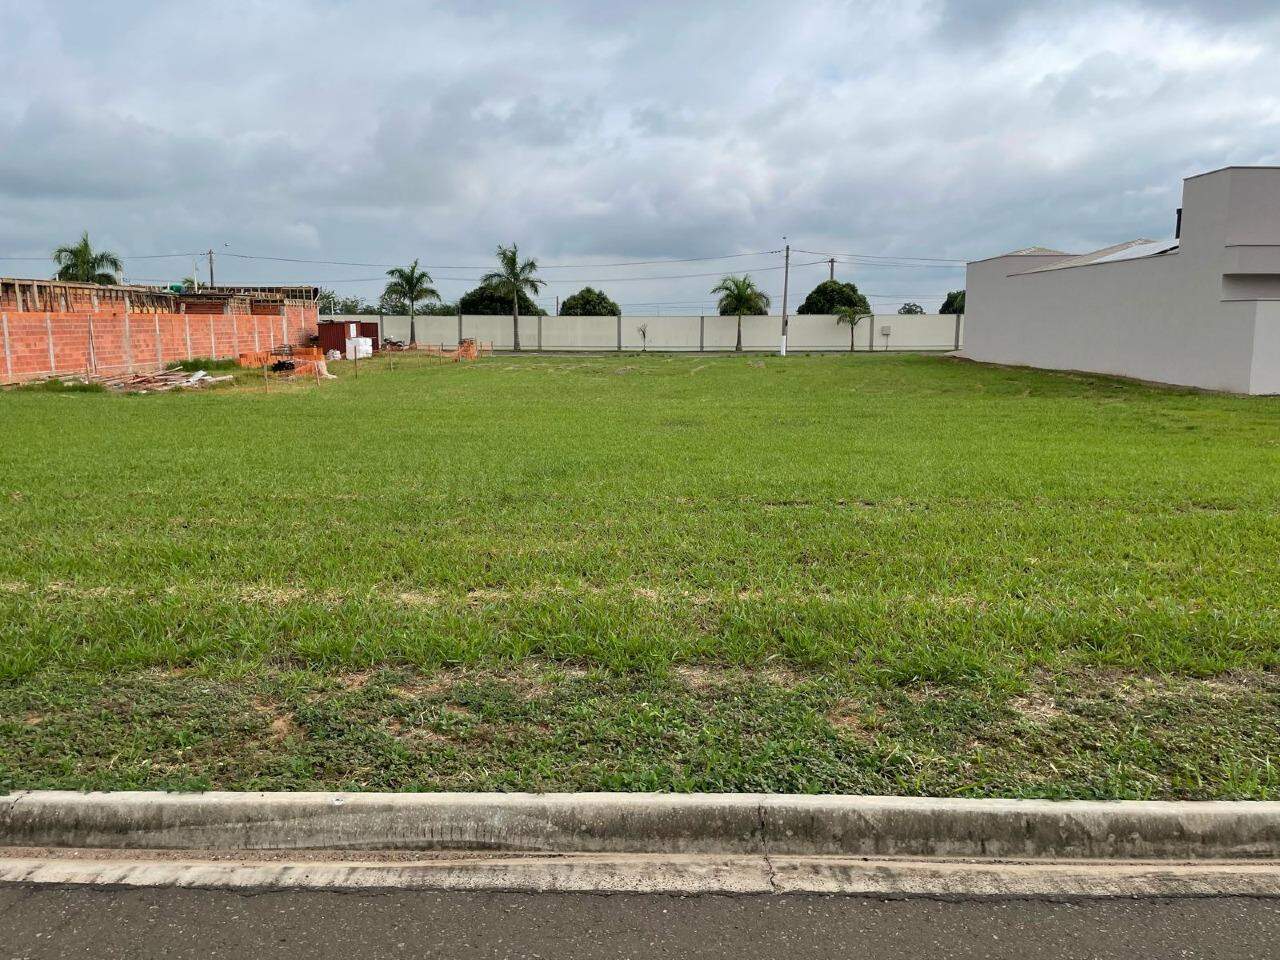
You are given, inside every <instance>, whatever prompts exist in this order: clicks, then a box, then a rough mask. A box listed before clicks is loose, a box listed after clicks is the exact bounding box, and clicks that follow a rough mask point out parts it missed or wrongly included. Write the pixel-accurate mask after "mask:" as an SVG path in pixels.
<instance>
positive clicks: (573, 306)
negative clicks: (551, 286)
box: [560, 287, 622, 317]
mask: <svg viewBox="0 0 1280 960" xmlns="http://www.w3.org/2000/svg"><path fill="white" fill-rule="evenodd" d="M560 316H562V317H620V316H622V311H621V310H620V309H618V305H617V304H616V303H614V302H613V301H612V300H611V299H609V297H608V296H607V295H606V294H605V293H604V292H603V291H601V290H596V289H595V288H594V287H583V288H582V289H581V290H579V291H578V292H577V293H572V294H570V295H569V296H567V297H565V298H564V303H562V304H560Z"/></svg>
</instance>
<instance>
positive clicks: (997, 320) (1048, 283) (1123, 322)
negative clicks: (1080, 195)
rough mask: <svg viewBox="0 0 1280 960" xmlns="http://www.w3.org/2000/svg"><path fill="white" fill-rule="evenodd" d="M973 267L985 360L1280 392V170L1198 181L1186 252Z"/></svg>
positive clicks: (1235, 172)
mask: <svg viewBox="0 0 1280 960" xmlns="http://www.w3.org/2000/svg"><path fill="white" fill-rule="evenodd" d="M1065 259H1067V258H1066V257H1064V256H1047V255H1043V254H1042V255H1032V256H1028V255H1022V256H1015V255H1007V256H1003V257H994V258H992V259H989V260H981V261H977V262H974V263H970V264H969V270H968V278H967V280H966V283H965V288H966V291H967V293H966V306H967V308H968V315H967V317H966V320H967V321H968V326H969V334H968V337H967V338H966V339H967V342H966V344H965V347H964V354H965V355H966V356H968V357H971V358H972V359H974V360H983V361H988V362H994V363H1009V364H1020V365H1026V366H1035V367H1047V368H1050V369H1057V370H1087V371H1091V372H1097V373H1107V374H1118V375H1120V376H1126V377H1136V378H1139V379H1142V380H1154V381H1160V382H1163V383H1171V384H1183V385H1187V386H1193V387H1205V388H1209V389H1212V390H1230V391H1234V392H1238V393H1280V168H1275V167H1272V168H1247V167H1236V168H1231V167H1229V168H1227V169H1225V170H1217V171H1213V172H1211V173H1207V174H1201V175H1200V176H1198V177H1192V178H1189V179H1188V180H1187V181H1186V183H1185V185H1184V188H1183V217H1182V241H1181V245H1180V247H1179V249H1178V251H1177V252H1176V253H1169V254H1164V255H1162V256H1157V257H1148V258H1145V259H1136V260H1120V261H1112V262H1107V263H1093V264H1087V265H1080V266H1066V267H1062V268H1060V269H1056V270H1043V269H1041V268H1044V267H1048V266H1052V265H1053V264H1054V263H1058V262H1061V261H1063V260H1065Z"/></svg>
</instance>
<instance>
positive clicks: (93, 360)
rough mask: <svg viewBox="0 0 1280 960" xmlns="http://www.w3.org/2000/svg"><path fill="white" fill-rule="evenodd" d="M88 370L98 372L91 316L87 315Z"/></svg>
mask: <svg viewBox="0 0 1280 960" xmlns="http://www.w3.org/2000/svg"><path fill="white" fill-rule="evenodd" d="M89 369H90V370H91V371H92V372H93V373H95V374H96V373H97V372H98V351H97V350H95V349H94V346H93V314H92V313H91V314H89Z"/></svg>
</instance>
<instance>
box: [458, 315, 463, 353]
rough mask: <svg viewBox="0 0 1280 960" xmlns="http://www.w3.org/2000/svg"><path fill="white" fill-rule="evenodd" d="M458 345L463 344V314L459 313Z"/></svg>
mask: <svg viewBox="0 0 1280 960" xmlns="http://www.w3.org/2000/svg"><path fill="white" fill-rule="evenodd" d="M458 346H462V314H458Z"/></svg>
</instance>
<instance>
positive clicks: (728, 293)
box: [711, 274, 770, 353]
mask: <svg viewBox="0 0 1280 960" xmlns="http://www.w3.org/2000/svg"><path fill="white" fill-rule="evenodd" d="M711 292H712V293H718V294H720V295H721V296H720V299H719V301H718V302H717V303H716V307H717V308H718V309H719V311H720V316H722V317H733V316H736V317H737V318H738V341H737V343H736V344H734V347H733V349H734V351H735V352H737V353H741V352H742V316H743V314H746V315H747V316H759V315H761V314H766V313H768V312H769V303H770V300H769V295H768V294H767V293H765V292H764V291H763V290H761V289H760V288H759V287H757V286H756V282H755V281H754V280H752V279H751V278H750V277H749V276H747V275H746V274H743V275H742V276H740V277H735V276H726V277H722V278H721V280H720V282H719V283H717V284H716V285H715V286H714V287H712V288H711Z"/></svg>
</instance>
